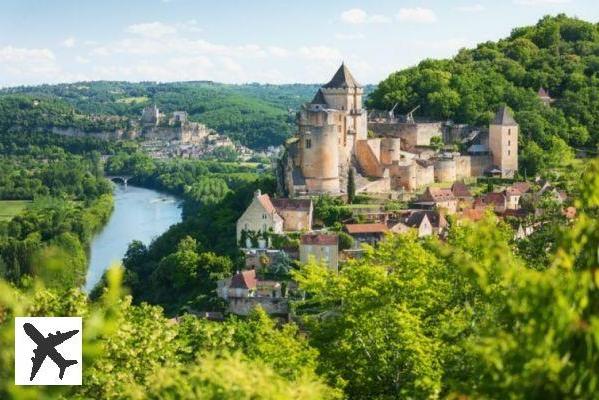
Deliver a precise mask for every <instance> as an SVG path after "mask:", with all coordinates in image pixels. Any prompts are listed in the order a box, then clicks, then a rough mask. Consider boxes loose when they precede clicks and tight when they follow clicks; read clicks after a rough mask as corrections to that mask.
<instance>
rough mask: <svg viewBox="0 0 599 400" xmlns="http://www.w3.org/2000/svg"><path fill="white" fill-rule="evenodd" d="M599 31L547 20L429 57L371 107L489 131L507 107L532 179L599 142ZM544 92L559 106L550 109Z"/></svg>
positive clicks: (376, 95)
mask: <svg viewBox="0 0 599 400" xmlns="http://www.w3.org/2000/svg"><path fill="white" fill-rule="evenodd" d="M597 48H599V28H598V27H597V25H594V24H592V23H589V22H585V21H581V20H578V19H575V18H569V17H566V16H565V15H563V14H562V15H558V16H555V17H544V18H543V19H541V20H540V21H539V22H538V23H537V24H536V25H535V26H529V27H524V28H517V29H514V30H513V32H512V34H511V35H510V37H508V38H506V39H502V40H499V41H498V42H485V43H482V44H479V45H478V46H477V48H476V49H472V50H466V49H462V50H460V52H459V53H458V55H457V56H455V57H454V58H453V59H451V60H425V61H422V62H421V63H420V64H419V65H418V66H416V67H413V68H408V69H405V70H402V71H398V72H394V73H392V74H391V75H390V76H389V77H388V78H387V79H385V80H384V81H382V82H381V83H380V84H379V85H378V87H377V89H376V90H375V91H374V92H373V93H372V95H371V96H370V98H369V105H370V106H374V107H377V108H380V109H388V108H390V107H391V106H393V105H394V104H395V103H398V104H399V106H398V111H399V112H402V111H403V112H407V111H409V110H410V109H411V108H413V107H414V106H416V105H420V106H421V107H420V109H419V110H418V112H419V113H420V115H421V116H424V117H429V118H434V119H447V118H450V119H453V120H454V121H456V122H460V123H468V124H474V125H482V126H485V125H487V124H488V123H489V121H490V119H491V117H492V115H493V113H494V112H495V110H496V109H497V107H498V106H499V105H501V104H508V105H509V106H510V107H511V108H512V109H513V110H515V111H516V115H515V117H516V120H517V121H518V123H519V124H520V130H521V135H520V140H519V142H520V148H521V153H522V160H521V161H522V163H521V169H522V170H526V171H527V173H528V174H529V175H532V174H534V173H536V172H538V171H540V170H542V169H543V168H544V167H546V166H548V165H556V164H559V163H560V160H563V159H564V158H568V157H571V151H570V150H569V148H568V146H589V147H592V148H596V146H597V144H598V143H599V134H598V132H599V111H598V110H599V100H598V99H599V89H598V87H599V85H598V81H599V75H598V72H599V71H598V70H597V68H596V67H597V56H596V54H595V53H596V49H597ZM539 87H544V88H546V89H548V90H549V92H550V94H551V96H552V97H553V98H555V99H556V101H555V102H554V103H553V104H552V105H551V107H546V106H544V105H543V104H542V103H541V102H540V100H539V99H538V97H537V90H538V89H539Z"/></svg>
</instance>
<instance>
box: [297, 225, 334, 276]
mask: <svg viewBox="0 0 599 400" xmlns="http://www.w3.org/2000/svg"><path fill="white" fill-rule="evenodd" d="M299 255H300V262H301V263H302V264H306V263H308V262H310V261H311V260H313V261H316V262H317V263H322V264H324V265H326V266H327V267H328V268H330V269H331V270H333V271H335V272H337V271H338V268H339V237H338V236H337V235H332V234H324V233H308V234H305V235H302V237H301V238H300V245H299Z"/></svg>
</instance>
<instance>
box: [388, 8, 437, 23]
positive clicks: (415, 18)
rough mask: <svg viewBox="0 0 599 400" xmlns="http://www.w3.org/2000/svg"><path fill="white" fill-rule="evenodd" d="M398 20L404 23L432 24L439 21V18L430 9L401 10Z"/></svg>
mask: <svg viewBox="0 0 599 400" xmlns="http://www.w3.org/2000/svg"><path fill="white" fill-rule="evenodd" d="M397 19H398V20H399V21H402V22H416V23H432V22H435V21H437V16H436V15H435V12H434V11H433V10H431V9H430V8H422V7H415V8H401V9H400V10H399V12H398V13H397Z"/></svg>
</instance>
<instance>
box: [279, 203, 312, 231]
mask: <svg viewBox="0 0 599 400" xmlns="http://www.w3.org/2000/svg"><path fill="white" fill-rule="evenodd" d="M271 202H272V205H273V206H274V207H275V209H276V210H277V213H278V214H279V215H280V216H281V217H282V218H283V230H284V231H285V232H298V231H310V230H312V212H313V210H314V208H313V205H312V200H311V199H286V198H279V199H272V200H271Z"/></svg>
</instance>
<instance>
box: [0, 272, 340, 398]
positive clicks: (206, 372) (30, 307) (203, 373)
mask: <svg viewBox="0 0 599 400" xmlns="http://www.w3.org/2000/svg"><path fill="white" fill-rule="evenodd" d="M120 276H121V271H120V270H117V269H112V270H110V272H109V274H108V279H107V282H108V288H107V290H106V291H105V292H104V293H103V295H102V297H101V298H100V299H99V301H98V302H96V303H89V302H87V301H86V299H85V296H84V294H83V293H81V292H80V291H79V290H77V289H72V290H70V291H69V292H68V293H67V295H66V296H65V295H62V293H60V292H56V291H54V290H49V289H45V288H43V287H42V286H39V285H37V284H35V285H30V286H27V287H24V288H22V289H16V288H14V287H11V286H9V285H7V284H6V283H5V282H3V281H0V340H1V342H2V343H12V342H13V340H14V319H13V317H14V316H15V315H30V316H52V315H57V316H64V315H78V316H82V317H83V335H84V336H83V349H84V354H83V358H84V359H83V363H84V365H85V367H84V369H83V371H84V372H83V373H84V376H83V385H82V386H45V387H44V386H15V385H13V384H11V383H10V382H11V381H12V377H13V376H14V369H13V368H14V353H13V347H12V346H3V347H2V349H1V350H0V397H2V398H3V399H40V398H53V399H54V398H56V399H88V398H95V399H165V398H197V397H199V398H206V399H333V398H339V393H338V392H337V391H335V390H333V389H331V388H329V387H327V386H326V385H325V384H323V383H322V382H321V380H320V379H319V377H318V376H317V375H316V374H315V372H314V368H315V365H316V352H315V351H314V350H313V349H311V348H310V347H309V346H308V344H307V342H306V341H305V339H303V338H302V337H301V336H300V335H299V332H298V329H297V327H295V326H294V325H292V324H291V325H287V326H285V327H284V328H283V329H278V328H277V327H276V325H275V324H274V322H273V321H271V320H270V319H269V318H268V317H267V316H266V315H265V314H264V313H263V312H259V311H258V312H256V313H255V314H254V315H252V316H250V318H249V319H248V320H247V321H240V320H235V319H232V320H227V321H225V322H223V323H213V322H208V321H204V320H199V319H196V318H194V317H185V318H183V320H181V321H180V323H172V322H171V321H169V320H167V319H166V318H165V317H164V316H163V314H162V311H161V310H160V308H158V307H153V306H149V305H141V306H132V305H131V299H130V298H129V297H123V296H122V295H121V294H120V290H119V288H120V285H119V282H120ZM116 377H118V379H116Z"/></svg>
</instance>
